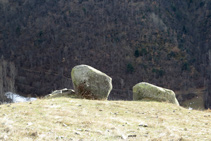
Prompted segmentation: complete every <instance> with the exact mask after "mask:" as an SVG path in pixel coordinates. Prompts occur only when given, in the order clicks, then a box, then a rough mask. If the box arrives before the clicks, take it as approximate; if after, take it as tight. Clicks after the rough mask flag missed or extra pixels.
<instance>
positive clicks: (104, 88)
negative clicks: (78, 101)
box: [71, 65, 112, 100]
mask: <svg viewBox="0 0 211 141" xmlns="http://www.w3.org/2000/svg"><path fill="white" fill-rule="evenodd" d="M71 77H72V82H73V87H74V89H75V92H76V94H78V95H79V96H81V97H82V98H86V99H99V100H106V99H107V98H108V96H109V94H110V91H111V90H112V79H111V77H109V76H108V75H106V74H105V73H103V72H101V71H99V70H97V69H95V68H93V67H91V66H88V65H78V66H75V67H74V68H73V69H72V72H71Z"/></svg>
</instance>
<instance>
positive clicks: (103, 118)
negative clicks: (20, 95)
mask: <svg viewBox="0 0 211 141" xmlns="http://www.w3.org/2000/svg"><path fill="white" fill-rule="evenodd" d="M210 118H211V112H210V111H197V110H188V109H185V108H182V107H179V106H175V105H172V104H168V103H158V102H142V101H137V102H135V101H97V100H84V99H76V98H66V97H60V98H54V99H40V100H37V101H34V102H31V103H29V102H28V103H16V104H10V105H9V104H7V105H0V140H27V141H29V140H169V139H174V140H193V139H194V140H209V139H210V138H211V135H210V132H211V128H210V125H211V120H210Z"/></svg>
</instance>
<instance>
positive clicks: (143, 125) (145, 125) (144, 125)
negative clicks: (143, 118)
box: [138, 123, 148, 127]
mask: <svg viewBox="0 0 211 141" xmlns="http://www.w3.org/2000/svg"><path fill="white" fill-rule="evenodd" d="M138 126H142V127H148V125H147V124H143V123H141V124H139V125H138Z"/></svg>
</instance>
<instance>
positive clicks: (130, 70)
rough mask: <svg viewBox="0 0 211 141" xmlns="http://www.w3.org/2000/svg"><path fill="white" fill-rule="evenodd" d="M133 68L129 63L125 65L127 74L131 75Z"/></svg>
mask: <svg viewBox="0 0 211 141" xmlns="http://www.w3.org/2000/svg"><path fill="white" fill-rule="evenodd" d="M133 72H134V67H133V65H132V64H131V63H129V64H127V73H133Z"/></svg>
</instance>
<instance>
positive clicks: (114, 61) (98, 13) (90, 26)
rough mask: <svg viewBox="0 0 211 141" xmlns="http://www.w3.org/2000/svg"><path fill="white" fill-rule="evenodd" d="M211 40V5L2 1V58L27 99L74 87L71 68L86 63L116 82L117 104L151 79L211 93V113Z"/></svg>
mask: <svg viewBox="0 0 211 141" xmlns="http://www.w3.org/2000/svg"><path fill="white" fill-rule="evenodd" d="M210 38H211V1H209V0H186V1H184V0H177V1H174V0H169V1H166V0H112V1H111V0H71V1H66V0H0V55H1V56H2V58H3V59H4V60H6V61H8V62H13V63H14V64H15V69H16V71H15V72H17V74H16V78H15V80H14V81H15V82H14V85H15V87H16V92H18V93H22V94H24V95H28V94H32V95H37V96H40V95H43V94H47V93H50V92H51V91H52V90H55V89H59V88H64V87H67V88H71V87H72V82H71V78H70V71H71V69H72V68H73V67H74V66H75V65H78V64H87V65H91V66H93V67H95V68H97V69H99V70H101V71H103V72H105V73H107V74H108V75H109V76H111V77H112V78H113V86H114V87H113V88H114V89H113V91H112V93H111V96H110V98H111V99H131V89H132V86H133V85H135V84H136V83H138V82H141V81H146V82H149V83H153V84H156V85H159V86H163V87H166V88H170V89H172V90H174V91H178V90H187V91H188V89H189V88H194V89H197V88H205V89H206V92H204V93H205V103H206V104H205V105H206V106H207V107H209V106H211V94H210V93H211V92H210V91H211V90H209V89H211V88H210V87H211V86H210V84H209V83H211V78H210V74H211V72H210V70H211V49H210V42H211V40H210ZM4 78H5V79H10V77H4ZM2 79H3V77H2ZM208 84H209V85H208Z"/></svg>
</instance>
